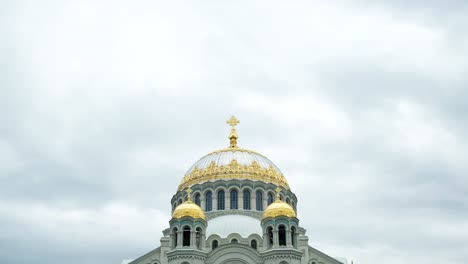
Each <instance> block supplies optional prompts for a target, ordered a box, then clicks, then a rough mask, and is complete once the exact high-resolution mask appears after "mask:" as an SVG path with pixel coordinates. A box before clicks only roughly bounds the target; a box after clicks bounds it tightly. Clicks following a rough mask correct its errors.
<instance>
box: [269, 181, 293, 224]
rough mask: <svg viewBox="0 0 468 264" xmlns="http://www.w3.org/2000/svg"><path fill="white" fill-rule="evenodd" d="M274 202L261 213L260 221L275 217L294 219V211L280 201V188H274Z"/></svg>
mask: <svg viewBox="0 0 468 264" xmlns="http://www.w3.org/2000/svg"><path fill="white" fill-rule="evenodd" d="M276 192H277V195H276V201H275V202H273V203H272V204H270V205H269V206H268V207H267V208H266V209H265V212H263V217H262V219H265V218H270V217H277V216H286V217H296V212H295V211H294V209H293V208H292V207H291V206H290V205H289V204H287V203H285V202H283V201H281V200H280V195H279V192H280V188H279V187H278V188H276Z"/></svg>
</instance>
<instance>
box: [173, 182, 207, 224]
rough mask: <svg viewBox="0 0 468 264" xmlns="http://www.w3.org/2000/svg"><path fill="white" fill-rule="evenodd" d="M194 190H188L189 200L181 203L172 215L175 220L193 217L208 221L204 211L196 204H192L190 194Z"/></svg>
mask: <svg viewBox="0 0 468 264" xmlns="http://www.w3.org/2000/svg"><path fill="white" fill-rule="evenodd" d="M191 192H192V190H190V189H188V190H187V194H188V200H187V201H185V202H183V203H181V204H180V205H179V206H177V207H176V209H175V210H174V212H173V213H172V218H173V219H179V218H182V217H192V218H199V219H203V220H205V221H206V216H205V212H203V209H201V208H200V206H198V205H197V204H196V203H194V202H192V200H191V199H190V193H191Z"/></svg>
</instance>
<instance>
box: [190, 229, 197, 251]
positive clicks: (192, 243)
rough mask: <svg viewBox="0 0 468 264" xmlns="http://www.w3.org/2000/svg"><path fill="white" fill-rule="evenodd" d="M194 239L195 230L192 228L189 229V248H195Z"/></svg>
mask: <svg viewBox="0 0 468 264" xmlns="http://www.w3.org/2000/svg"><path fill="white" fill-rule="evenodd" d="M195 241H196V232H195V231H194V230H190V248H196V247H197V246H196V245H195Z"/></svg>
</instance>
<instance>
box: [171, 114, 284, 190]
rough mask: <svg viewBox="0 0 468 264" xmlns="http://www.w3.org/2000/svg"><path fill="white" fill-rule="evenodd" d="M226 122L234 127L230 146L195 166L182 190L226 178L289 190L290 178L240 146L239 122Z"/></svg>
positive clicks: (262, 157) (265, 160)
mask: <svg viewBox="0 0 468 264" xmlns="http://www.w3.org/2000/svg"><path fill="white" fill-rule="evenodd" d="M226 123H228V124H229V125H230V126H231V127H232V128H231V133H230V134H229V140H230V145H229V147H227V148H224V149H220V150H217V151H214V152H211V153H209V154H208V155H206V156H204V157H202V158H201V159H200V160H198V161H197V162H196V163H195V164H193V166H192V167H190V169H189V170H188V171H187V173H186V174H185V176H184V178H183V179H182V181H181V182H180V185H179V188H178V190H179V191H181V190H183V189H185V188H187V187H190V186H193V185H195V184H198V183H203V182H207V181H216V180H223V179H225V180H230V179H243V180H244V179H248V180H254V181H263V182H267V183H273V184H275V185H277V186H281V187H283V188H285V189H289V185H288V182H287V181H286V178H285V177H284V176H283V174H282V173H281V171H280V170H279V168H278V167H276V165H275V164H274V163H273V162H271V161H270V160H269V159H268V158H266V157H265V156H263V155H261V154H259V153H257V152H255V151H252V150H248V149H243V148H239V147H238V146H237V139H238V138H239V137H238V135H237V132H236V130H235V128H234V127H235V126H236V125H237V124H239V120H237V119H236V118H235V117H234V116H232V117H231V118H230V119H229V120H227V121H226Z"/></svg>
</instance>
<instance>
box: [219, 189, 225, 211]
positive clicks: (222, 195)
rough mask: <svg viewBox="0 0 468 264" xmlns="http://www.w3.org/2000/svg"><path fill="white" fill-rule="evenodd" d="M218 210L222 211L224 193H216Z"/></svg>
mask: <svg viewBox="0 0 468 264" xmlns="http://www.w3.org/2000/svg"><path fill="white" fill-rule="evenodd" d="M218 210H224V191H219V192H218Z"/></svg>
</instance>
